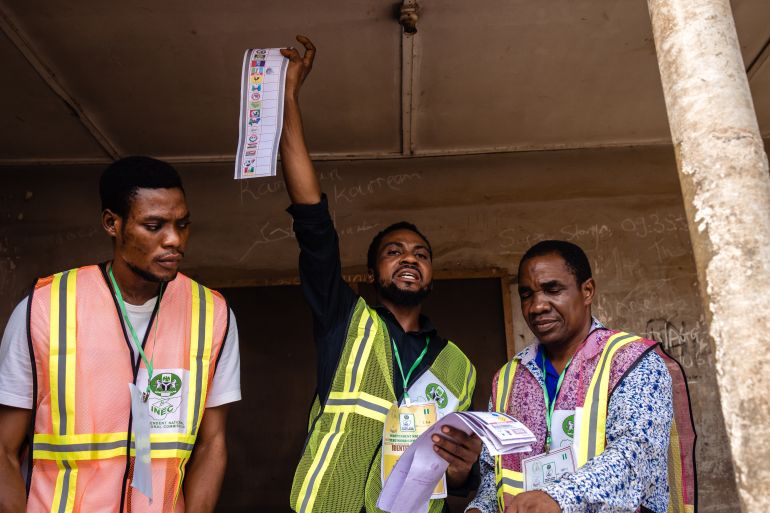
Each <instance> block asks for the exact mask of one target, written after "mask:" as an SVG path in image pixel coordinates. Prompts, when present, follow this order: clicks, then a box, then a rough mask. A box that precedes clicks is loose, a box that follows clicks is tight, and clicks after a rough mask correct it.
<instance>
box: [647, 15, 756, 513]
mask: <svg viewBox="0 0 770 513" xmlns="http://www.w3.org/2000/svg"><path fill="white" fill-rule="evenodd" d="M647 3H648V8H649V11H650V18H651V19H652V27H653V33H654V36H655V47H656V50H657V54H658V64H659V67H660V75H661V80H662V82H663V92H664V95H665V98H666V108H667V110H668V120H669V124H670V127H671V136H672V139H673V143H674V150H675V153H676V160H677V166H678V168H679V178H680V182H681V185H682V193H683V195H684V203H685V209H686V210H687V215H688V222H689V228H690V237H691V240H692V244H693V250H694V253H695V264H696V267H697V270H698V278H699V282H700V289H701V295H702V299H703V303H704V306H705V308H704V310H705V311H706V316H707V322H708V324H709V333H710V335H711V337H712V339H713V341H714V347H715V350H716V369H717V380H718V383H719V390H720V395H721V401H722V411H723V413H724V418H725V423H726V427H727V433H728V436H729V439H730V449H731V451H732V457H733V463H734V467H735V472H736V481H737V484H738V492H739V496H740V500H741V507H742V509H743V511H744V512H745V513H766V512H767V511H770V443H768V441H770V357H769V356H768V355H770V175H768V162H767V156H766V155H765V152H764V147H763V144H762V138H761V136H760V134H759V128H758V126H757V119H756V114H755V112H754V106H753V102H752V100H751V94H750V92H749V85H748V80H747V78H746V72H745V68H744V64H743V59H742V57H741V52H740V46H739V45H738V38H737V35H736V32H735V24H734V21H733V17H732V11H731V9H730V2H729V0H648V2H647ZM727 484H728V483H725V485H727Z"/></svg>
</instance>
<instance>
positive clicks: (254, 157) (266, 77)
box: [235, 48, 289, 179]
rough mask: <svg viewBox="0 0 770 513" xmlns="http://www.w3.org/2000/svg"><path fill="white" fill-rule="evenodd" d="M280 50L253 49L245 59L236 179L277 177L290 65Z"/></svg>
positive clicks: (247, 53)
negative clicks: (284, 95)
mask: <svg viewBox="0 0 770 513" xmlns="http://www.w3.org/2000/svg"><path fill="white" fill-rule="evenodd" d="M280 50H281V49H280V48H252V49H249V50H246V53H245V55H244V56H243V74H242V76H241V117H240V123H239V136H238V150H237V153H236V155H235V178H236V179H241V178H255V177H259V176H275V168H276V161H277V160H278V144H279V143H280V142H281V129H282V127H283V93H284V88H285V85H286V67H287V65H288V62H289V60H288V59H287V58H286V57H284V56H283V55H281V51H280Z"/></svg>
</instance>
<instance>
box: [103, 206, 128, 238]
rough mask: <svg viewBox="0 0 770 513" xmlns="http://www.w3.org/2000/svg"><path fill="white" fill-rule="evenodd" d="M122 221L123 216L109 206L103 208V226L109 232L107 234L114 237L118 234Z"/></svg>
mask: <svg viewBox="0 0 770 513" xmlns="http://www.w3.org/2000/svg"><path fill="white" fill-rule="evenodd" d="M122 221H123V220H122V218H121V217H120V216H119V215H118V214H116V213H115V212H113V211H112V210H110V209H109V208H105V209H104V210H102V228H104V231H105V232H107V235H109V236H110V237H112V238H113V239H114V238H116V237H117V236H118V231H119V230H120V223H121V222H122Z"/></svg>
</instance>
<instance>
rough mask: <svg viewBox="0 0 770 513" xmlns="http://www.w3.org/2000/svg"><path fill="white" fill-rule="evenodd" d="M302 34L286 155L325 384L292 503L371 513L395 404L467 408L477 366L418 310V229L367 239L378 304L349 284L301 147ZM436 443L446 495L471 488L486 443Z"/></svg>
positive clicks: (293, 64)
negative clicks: (442, 461)
mask: <svg viewBox="0 0 770 513" xmlns="http://www.w3.org/2000/svg"><path fill="white" fill-rule="evenodd" d="M297 40H298V41H299V42H300V43H302V45H303V46H304V47H305V51H304V54H300V52H298V51H297V50H295V49H288V50H283V51H282V53H283V55H284V56H285V57H287V58H288V59H289V61H290V62H289V66H288V71H287V77H286V90H285V104H284V121H283V133H282V137H281V162H282V166H283V176H284V180H285V181H286V189H287V191H288V193H289V197H290V199H291V202H292V205H291V207H289V213H290V214H291V215H292V216H293V218H294V231H295V233H296V237H297V241H298V243H299V246H300V250H301V253H300V258H299V271H300V278H301V282H302V289H303V292H304V294H305V297H306V299H307V301H308V303H309V304H310V307H311V309H312V311H313V315H314V321H315V339H316V346H317V354H318V385H317V390H316V397H315V400H314V404H313V408H312V410H311V416H310V421H309V432H308V438H307V441H306V443H305V447H304V449H303V453H302V456H301V459H300V462H299V464H298V466H297V470H296V473H295V476H294V482H293V485H292V492H291V507H292V508H293V509H294V510H295V511H299V512H303V513H304V512H310V511H314V512H317V511H328V512H334V513H358V512H360V511H367V512H373V511H377V507H376V502H377V499H378V497H379V493H380V491H381V489H382V480H381V475H380V468H381V461H382V453H383V451H382V450H381V448H382V433H383V423H384V421H385V418H386V415H387V413H388V411H389V410H388V409H389V407H390V405H391V404H393V403H398V404H400V405H403V404H404V403H405V401H404V399H405V398H410V397H411V399H412V400H418V399H428V400H434V401H435V402H436V404H437V408H438V413H439V415H440V414H443V413H448V412H451V411H455V410H460V409H468V407H469V406H470V403H471V398H472V395H473V389H474V386H475V370H474V368H473V365H471V363H470V361H468V359H467V357H466V356H465V355H464V354H463V353H462V351H460V349H459V348H457V346H455V345H454V344H453V343H452V342H450V341H448V340H446V339H445V338H443V337H441V336H440V335H439V334H438V333H437V331H436V329H435V328H434V327H433V325H432V324H431V322H430V320H429V319H428V318H427V317H425V316H423V315H421V302H422V300H423V299H424V298H425V297H426V296H427V295H428V294H429V292H430V290H431V287H432V271H433V267H432V258H433V254H432V249H431V246H430V243H429V242H428V239H427V238H426V237H425V236H424V235H423V234H422V233H421V232H420V231H419V230H418V229H417V227H416V226H414V225H412V224H410V223H406V222H401V223H397V224H395V225H392V226H389V227H388V228H386V229H384V230H383V231H382V232H380V233H379V234H378V235H377V236H376V237H375V238H374V240H373V241H372V244H371V246H370V248H369V252H368V256H367V266H368V269H369V275H370V279H371V280H372V282H373V283H374V286H375V288H376V290H377V292H378V296H379V298H380V301H381V305H378V306H370V305H368V304H367V303H366V302H365V301H364V300H363V299H362V298H361V297H359V296H358V295H357V294H355V293H354V292H353V290H352V289H351V288H350V287H348V285H347V284H346V283H345V282H344V281H343V279H342V274H341V269H340V256H339V241H338V238H337V233H336V232H335V230H334V225H333V223H332V220H331V217H330V216H329V211H328V207H327V200H326V196H325V195H323V194H322V193H321V188H320V184H319V181H318V178H317V176H316V173H315V170H314V168H313V164H312V162H311V161H310V157H309V155H308V151H307V148H306V146H305V140H304V135H303V131H302V121H301V118H300V110H299V102H298V95H299V90H300V85H301V84H302V82H303V81H304V79H305V78H306V76H307V74H308V73H309V71H310V69H311V67H312V64H313V59H314V57H315V47H314V46H313V44H312V43H311V42H310V40H309V39H307V38H305V37H303V36H298V37H297ZM427 396H430V397H427ZM406 402H407V403H408V401H406ZM434 443H435V445H434V448H435V450H436V452H437V453H438V454H440V455H441V456H442V457H443V458H444V459H445V460H446V461H447V462H448V463H449V466H448V469H447V484H448V487H449V491H450V493H460V494H464V493H467V491H468V489H469V488H471V487H473V486H474V481H475V479H474V476H476V473H475V472H474V469H475V468H476V467H475V463H476V461H477V459H478V455H479V453H480V451H481V441H480V440H479V438H478V437H476V436H467V435H465V434H464V433H462V432H460V431H456V430H453V429H450V428H447V429H446V431H445V432H444V433H443V436H436V437H435V439H434ZM443 509H445V503H444V501H443V500H431V501H430V511H431V513H435V512H439V511H442V510H443Z"/></svg>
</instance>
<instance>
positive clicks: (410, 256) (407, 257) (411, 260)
mask: <svg viewBox="0 0 770 513" xmlns="http://www.w3.org/2000/svg"><path fill="white" fill-rule="evenodd" d="M401 263H408V264H416V263H417V256H416V255H415V254H414V253H412V252H411V251H404V253H402V255H401Z"/></svg>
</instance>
